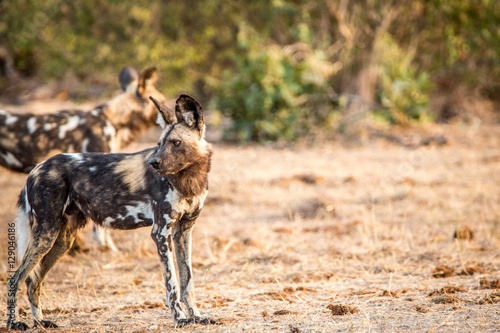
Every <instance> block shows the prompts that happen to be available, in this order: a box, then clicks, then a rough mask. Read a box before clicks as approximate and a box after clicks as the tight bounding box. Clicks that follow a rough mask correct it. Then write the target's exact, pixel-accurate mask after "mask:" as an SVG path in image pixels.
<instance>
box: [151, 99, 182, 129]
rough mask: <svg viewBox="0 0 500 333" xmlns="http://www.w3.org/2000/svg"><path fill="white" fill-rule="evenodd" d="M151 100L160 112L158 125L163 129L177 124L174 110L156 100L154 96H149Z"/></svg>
mask: <svg viewBox="0 0 500 333" xmlns="http://www.w3.org/2000/svg"><path fill="white" fill-rule="evenodd" d="M149 99H150V100H151V101H152V102H153V104H154V105H155V107H156V109H157V110H158V119H157V120H156V123H157V124H158V125H160V126H161V128H165V126H167V125H170V124H173V123H175V122H177V118H176V117H175V113H174V111H173V110H172V109H170V108H169V107H168V106H166V105H165V104H163V103H162V102H160V101H158V100H157V99H155V98H154V97H153V96H149Z"/></svg>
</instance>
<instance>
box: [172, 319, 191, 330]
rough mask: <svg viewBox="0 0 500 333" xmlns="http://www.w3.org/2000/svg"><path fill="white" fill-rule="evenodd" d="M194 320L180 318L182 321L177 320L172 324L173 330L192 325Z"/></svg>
mask: <svg viewBox="0 0 500 333" xmlns="http://www.w3.org/2000/svg"><path fill="white" fill-rule="evenodd" d="M194 322H195V321H194V319H193V318H182V319H177V320H176V321H175V323H174V327H175V328H180V327H184V326H186V325H189V324H192V323H194Z"/></svg>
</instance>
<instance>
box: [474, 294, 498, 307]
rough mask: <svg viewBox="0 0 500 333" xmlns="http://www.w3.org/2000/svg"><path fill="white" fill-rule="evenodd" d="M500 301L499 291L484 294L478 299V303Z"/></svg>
mask: <svg viewBox="0 0 500 333" xmlns="http://www.w3.org/2000/svg"><path fill="white" fill-rule="evenodd" d="M496 303H500V293H498V292H497V293H491V294H487V295H484V296H483V297H482V298H481V299H480V300H479V301H478V304H496Z"/></svg>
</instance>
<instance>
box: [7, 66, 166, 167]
mask: <svg viewBox="0 0 500 333" xmlns="http://www.w3.org/2000/svg"><path fill="white" fill-rule="evenodd" d="M157 78H158V74H157V71H156V68H154V67H150V68H147V69H145V70H144V71H143V72H142V74H141V75H140V76H139V74H138V73H137V71H136V70H135V69H134V68H132V67H130V66H127V67H125V68H124V69H123V70H122V71H121V73H120V76H119V81H120V85H121V87H122V89H123V92H122V93H121V94H120V95H118V96H116V97H115V98H113V99H111V100H110V101H108V102H106V103H104V104H103V105H100V106H98V107H97V108H95V109H94V110H92V111H81V110H68V111H60V112H57V113H49V114H31V113H19V114H18V113H16V114H14V113H8V112H5V111H1V110H0V165H1V166H3V167H5V168H8V169H10V170H13V171H18V172H25V173H29V172H30V171H31V170H32V169H33V168H34V167H35V166H36V165H37V164H38V163H40V162H42V161H43V160H46V159H47V158H49V157H50V156H53V155H56V154H58V153H87V152H89V153H90V152H95V153H101V152H102V153H115V152H118V150H119V149H120V148H122V147H124V146H126V145H128V144H129V143H130V142H132V140H134V139H136V138H137V137H138V136H139V135H140V134H142V133H144V132H145V130H147V129H148V128H150V127H153V126H154V125H155V122H156V114H157V112H156V109H155V107H154V105H153V103H152V102H151V101H150V100H148V98H147V97H148V96H153V97H154V98H156V99H157V100H160V101H161V102H164V101H165V96H163V95H162V94H161V93H160V92H159V91H158V90H156V88H155V86H154V85H155V83H156V80H157Z"/></svg>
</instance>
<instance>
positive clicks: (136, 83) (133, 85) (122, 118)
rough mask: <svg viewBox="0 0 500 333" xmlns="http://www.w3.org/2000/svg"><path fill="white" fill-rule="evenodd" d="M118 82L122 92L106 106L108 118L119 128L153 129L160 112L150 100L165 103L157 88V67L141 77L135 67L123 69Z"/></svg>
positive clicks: (146, 70)
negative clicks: (150, 97) (151, 97)
mask: <svg viewBox="0 0 500 333" xmlns="http://www.w3.org/2000/svg"><path fill="white" fill-rule="evenodd" d="M118 79H119V81H120V86H121V88H122V90H123V92H122V93H121V94H120V95H118V96H116V97H115V98H113V99H112V100H110V101H108V102H107V103H105V104H104V105H103V111H104V114H105V115H106V116H107V118H108V119H110V121H111V122H112V123H113V124H114V125H115V126H117V127H129V126H130V127H131V128H134V127H145V128H149V127H152V126H154V124H155V122H156V115H157V112H156V108H155V107H154V105H153V103H152V102H151V101H150V100H149V99H148V97H149V96H153V97H154V98H155V99H156V100H158V101H160V102H165V101H166V98H165V96H164V95H163V94H162V93H160V92H159V91H158V90H157V89H156V87H155V83H156V81H157V80H158V72H157V70H156V67H148V68H146V69H145V70H144V71H143V72H142V73H141V74H140V75H139V73H138V72H137V71H136V70H135V68H133V67H131V66H127V67H125V68H123V69H122V71H121V72H120V75H119V78H118ZM145 128H141V130H142V129H145Z"/></svg>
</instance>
